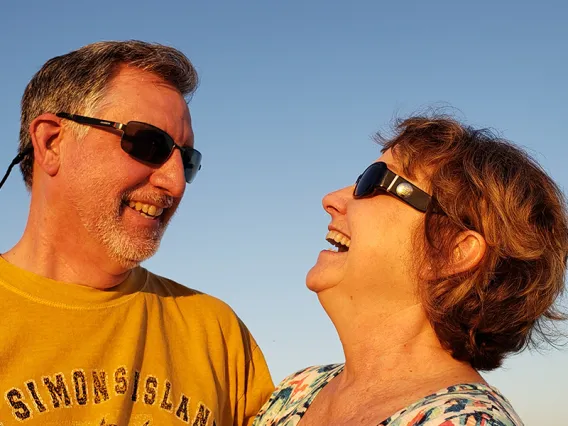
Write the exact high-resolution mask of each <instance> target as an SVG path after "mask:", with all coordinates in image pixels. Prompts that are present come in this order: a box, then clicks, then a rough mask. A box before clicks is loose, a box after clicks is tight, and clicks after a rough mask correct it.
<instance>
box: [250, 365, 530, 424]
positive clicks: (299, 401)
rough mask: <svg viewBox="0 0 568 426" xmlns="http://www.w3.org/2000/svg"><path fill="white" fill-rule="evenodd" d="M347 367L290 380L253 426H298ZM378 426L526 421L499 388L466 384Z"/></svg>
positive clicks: (316, 370) (301, 373) (314, 369)
mask: <svg viewBox="0 0 568 426" xmlns="http://www.w3.org/2000/svg"><path fill="white" fill-rule="evenodd" d="M343 367H344V364H332V365H324V366H316V367H309V368H306V369H305V370H302V371H299V372H298V373H295V374H292V375H291V376H289V377H287V378H286V379H284V380H283V381H282V383H280V384H279V385H278V387H277V388H276V390H275V391H274V392H273V393H272V396H271V397H270V399H269V400H268V401H267V402H266V404H264V406H263V407H262V409H261V410H260V412H259V413H258V415H257V416H256V418H255V420H254V423H253V426H296V425H297V424H298V422H299V421H300V419H301V418H302V416H303V415H304V413H305V412H306V411H307V409H308V408H309V407H310V404H311V403H312V402H313V400H314V399H315V397H316V396H317V394H318V392H319V391H320V390H322V389H323V387H324V386H325V385H326V384H327V383H329V382H330V381H331V380H332V379H333V378H334V377H336V376H337V375H338V374H339V373H341V372H342V371H343ZM379 420H381V419H377V422H379ZM377 426H523V422H522V421H521V419H520V418H519V416H518V415H517V414H516V413H515V410H514V409H513V407H511V404H510V403H509V401H507V400H506V399H505V397H504V396H502V395H501V394H500V393H499V391H498V390H497V389H495V388H494V387H492V386H488V385H485V384H481V383H466V384H459V385H454V386H450V387H448V388H446V389H441V390H440V391H438V392H436V393H433V394H431V395H428V396H426V397H424V398H422V399H420V400H419V401H416V402H415V403H413V404H411V405H409V406H408V407H406V408H403V409H402V410H400V411H398V412H397V413H395V414H393V415H392V416H390V417H389V418H388V419H386V420H383V421H382V422H380V423H377Z"/></svg>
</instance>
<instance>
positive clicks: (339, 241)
mask: <svg viewBox="0 0 568 426" xmlns="http://www.w3.org/2000/svg"><path fill="white" fill-rule="evenodd" d="M325 239H326V240H327V241H328V242H329V243H330V244H332V245H334V246H335V247H336V248H337V249H338V251H340V252H344V251H347V250H349V246H350V245H351V240H350V239H349V237H347V236H346V235H343V234H341V233H339V232H337V231H329V232H328V233H327V235H326V237H325ZM333 251H335V250H333Z"/></svg>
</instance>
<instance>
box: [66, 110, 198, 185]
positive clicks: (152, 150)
mask: <svg viewBox="0 0 568 426" xmlns="http://www.w3.org/2000/svg"><path fill="white" fill-rule="evenodd" d="M55 115H57V116H58V117H60V118H65V119H67V120H71V121H74V122H76V123H79V124H86V125H88V126H99V127H110V128H113V129H116V130H119V131H121V132H122V138H121V141H120V146H121V148H122V150H123V151H124V152H126V153H127V154H128V155H130V156H131V157H132V158H134V159H136V160H138V161H142V162H144V163H148V164H152V165H154V166H160V165H162V164H164V163H165V162H166V161H167V160H168V158H170V156H171V155H172V153H173V152H174V149H176V148H177V149H179V150H180V152H181V158H182V160H183V168H184V172H185V181H186V182H187V183H191V182H192V181H193V179H194V178H195V175H196V174H197V172H198V171H199V169H200V168H201V153H200V152H199V151H198V150H196V149H194V148H191V147H189V146H181V145H178V144H177V143H175V142H174V140H173V139H172V137H171V136H170V135H168V134H167V133H166V132H164V131H163V130H162V129H159V128H158V127H155V126H152V125H151V124H147V123H142V122H140V121H129V122H128V123H126V124H122V123H116V122H114V121H108V120H101V119H98V118H91V117H84V116H82V115H76V114H68V113H66V112H58V113H57V114H55Z"/></svg>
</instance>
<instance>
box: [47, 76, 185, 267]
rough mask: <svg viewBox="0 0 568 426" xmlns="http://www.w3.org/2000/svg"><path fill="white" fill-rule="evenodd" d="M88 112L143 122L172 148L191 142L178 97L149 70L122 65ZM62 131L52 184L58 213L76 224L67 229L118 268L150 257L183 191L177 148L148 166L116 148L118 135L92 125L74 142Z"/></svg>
mask: <svg viewBox="0 0 568 426" xmlns="http://www.w3.org/2000/svg"><path fill="white" fill-rule="evenodd" d="M93 115H94V116H95V117H96V118H100V119H104V120H109V121H116V122H120V123H124V124H126V123H127V122H129V121H141V122H145V123H149V124H152V125H154V126H156V127H158V128H160V129H162V130H164V131H165V132H167V133H168V134H169V135H170V136H171V137H172V138H173V139H174V141H175V142H176V143H177V144H178V145H182V146H183V145H187V146H193V131H192V128H191V117H190V114H189V110H188V107H187V104H186V102H185V100H184V98H183V96H182V95H181V94H180V93H179V92H178V91H177V90H176V89H175V88H173V87H172V86H170V85H168V84H166V83H165V82H163V81H162V80H160V79H159V78H158V77H156V76H154V75H153V74H150V73H147V72H143V71H140V70H136V69H132V68H123V69H122V70H121V71H120V73H119V74H118V75H117V77H116V78H114V79H113V81H112V83H111V85H110V88H109V89H108V91H107V95H106V96H105V98H104V100H103V102H102V106H101V107H100V108H99V109H98V110H97V111H96V114H93ZM66 135H67V136H69V137H66V138H65V142H64V143H63V144H62V148H61V150H62V154H64V155H62V156H61V166H60V171H59V173H58V177H57V178H58V179H57V181H58V182H57V183H56V184H57V185H59V189H60V190H62V189H63V188H64V190H65V199H66V200H67V202H61V203H59V204H60V205H61V208H62V210H64V211H62V215H61V216H62V218H68V225H69V226H71V227H73V226H74V227H75V229H69V232H71V233H73V232H74V231H77V232H76V235H77V237H79V238H85V241H84V242H83V241H82V245H83V246H84V247H85V249H86V254H88V253H96V255H97V257H101V256H102V257H107V258H110V260H111V261H113V262H115V263H117V264H118V265H119V266H121V267H126V268H131V267H133V266H135V265H137V264H138V263H139V262H141V261H143V260H145V259H147V258H148V257H150V256H152V255H153V254H154V253H155V252H156V250H157V249H158V246H159V243H160V240H161V238H162V235H163V233H164V230H165V228H166V226H167V224H168V222H169V220H170V219H171V218H172V216H173V214H174V212H175V210H176V208H177V206H178V205H179V202H180V201H181V198H182V196H183V193H184V191H185V186H186V183H185V177H184V169H183V164H182V159H181V154H180V152H179V150H177V149H176V150H174V152H173V153H172V155H171V157H170V158H169V159H168V160H167V162H166V163H164V164H162V165H161V166H152V165H149V164H145V163H141V162H140V161H137V160H135V159H133V158H132V157H130V156H129V155H128V154H126V153H125V152H124V151H123V150H122V149H121V146H120V140H121V133H120V132H115V131H112V130H108V129H102V128H97V127H90V128H89V129H88V133H87V134H86V136H85V137H84V138H83V139H81V140H79V141H77V140H75V139H74V138H73V137H72V136H71V132H66ZM62 187H63V188H62ZM89 245H90V246H92V248H91V249H89V247H88V246H89Z"/></svg>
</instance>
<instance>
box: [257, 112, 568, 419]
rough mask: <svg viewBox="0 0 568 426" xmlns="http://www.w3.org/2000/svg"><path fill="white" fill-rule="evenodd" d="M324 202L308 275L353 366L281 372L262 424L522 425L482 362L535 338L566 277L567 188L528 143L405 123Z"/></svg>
mask: <svg viewBox="0 0 568 426" xmlns="http://www.w3.org/2000/svg"><path fill="white" fill-rule="evenodd" d="M380 142H382V144H383V150H382V153H383V154H382V156H381V157H380V158H379V159H378V160H377V162H375V163H374V164H372V165H371V166H370V167H369V168H367V169H366V170H365V172H364V173H363V174H362V175H361V176H360V177H359V179H358V180H357V183H356V184H355V186H349V187H347V188H343V189H340V190H338V191H336V192H333V193H331V194H328V195H326V196H325V197H324V199H323V207H324V209H325V210H326V211H327V213H329V215H330V216H331V219H330V224H329V232H328V234H327V240H328V241H329V242H330V243H331V244H332V245H333V246H335V248H334V249H332V250H324V251H322V252H321V253H320V255H319V257H318V260H317V263H316V264H315V266H314V267H313V268H312V269H311V270H310V272H309V273H308V276H307V285H308V287H309V288H310V290H312V291H314V292H316V293H317V295H318V298H319V300H320V302H321V304H322V305H323V307H324V309H325V310H326V312H327V314H328V315H329V316H330V318H331V320H332V321H333V323H334V325H335V327H336V329H337V332H338V334H339V337H340V340H341V343H342V346H343V349H344V353H345V363H344V364H338V365H328V366H318V367H311V368H308V369H306V370H303V371H300V372H298V373H296V374H294V375H292V376H290V377H288V378H287V379H285V380H284V381H283V382H282V383H281V384H280V385H279V386H278V388H277V389H276V390H275V392H274V393H273V394H272V397H271V398H270V400H269V401H268V402H267V403H266V404H265V406H264V407H263V409H262V410H261V411H260V413H259V415H258V416H257V418H256V421H255V425H256V426H264V425H282V426H294V425H299V426H312V425H362V426H365V425H373V426H376V425H377V424H379V425H389V426H408V425H444V426H450V425H500V426H511V425H522V422H521V420H520V419H519V417H518V415H517V414H516V413H515V411H514V409H513V408H512V407H511V405H510V404H509V402H508V401H507V400H506V399H505V397H504V396H502V395H501V394H500V392H499V391H498V390H497V389H495V388H494V387H491V386H490V385H489V384H487V383H486V382H485V380H484V379H483V377H482V376H481V375H480V374H479V373H478V371H489V370H493V369H495V368H497V367H499V366H500V365H501V363H502V360H503V358H504V357H505V356H506V355H507V354H510V353H514V352H518V351H520V350H522V349H523V348H525V347H526V346H527V345H528V344H529V343H535V342H537V341H538V340H539V337H544V338H548V337H550V336H547V335H545V334H544V331H545V330H547V328H546V327H542V326H543V324H545V321H547V320H556V319H561V316H560V315H559V314H558V313H557V312H556V311H555V310H554V308H553V305H554V302H555V300H556V298H557V296H558V295H559V294H560V293H561V291H562V288H563V280H564V271H565V266H566V256H567V253H568V227H567V219H566V211H565V206H564V201H563V197H562V194H561V192H560V190H559V189H558V187H557V186H556V185H555V184H554V182H553V181H552V180H551V179H550V178H549V177H548V176H547V175H546V174H545V173H544V172H543V171H542V169H541V168H540V167H539V166H538V165H537V164H536V163H535V162H534V161H533V160H532V159H531V158H529V157H528V156H527V154H525V153H524V152H523V151H521V150H520V149H518V148H516V147H514V146H512V145H511V144H510V143H508V142H506V141H504V140H501V139H498V138H496V137H495V136H494V135H492V134H491V133H489V132H487V131H484V130H474V129H472V128H469V127H465V126H463V125H461V124H460V123H458V122H456V121H455V120H453V119H450V118H445V117H435V118H427V117H413V118H410V119H407V120H404V121H402V122H399V123H398V125H397V127H396V134H395V136H394V138H392V139H390V140H384V139H380Z"/></svg>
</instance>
